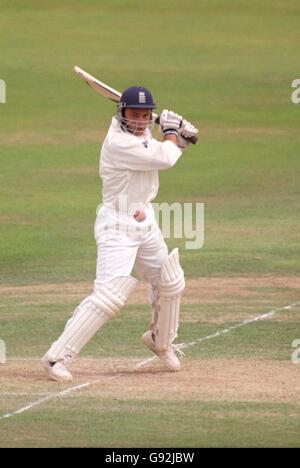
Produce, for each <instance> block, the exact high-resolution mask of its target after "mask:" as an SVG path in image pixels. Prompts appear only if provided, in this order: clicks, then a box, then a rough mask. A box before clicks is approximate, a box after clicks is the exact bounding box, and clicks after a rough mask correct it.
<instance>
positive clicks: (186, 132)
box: [178, 119, 199, 140]
mask: <svg viewBox="0 0 300 468" xmlns="http://www.w3.org/2000/svg"><path fill="white" fill-rule="evenodd" d="M198 133H199V130H198V128H196V127H194V125H193V124H191V122H189V121H188V120H185V119H183V120H182V122H181V125H180V128H179V131H178V134H179V135H180V136H182V137H183V138H185V139H187V140H191V139H192V138H197V137H198Z"/></svg>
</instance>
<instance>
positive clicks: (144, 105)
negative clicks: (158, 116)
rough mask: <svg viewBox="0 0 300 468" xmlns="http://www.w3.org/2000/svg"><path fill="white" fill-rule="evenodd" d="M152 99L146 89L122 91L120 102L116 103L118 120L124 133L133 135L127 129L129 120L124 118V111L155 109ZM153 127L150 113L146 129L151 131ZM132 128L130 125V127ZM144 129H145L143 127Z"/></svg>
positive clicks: (137, 88)
mask: <svg viewBox="0 0 300 468" xmlns="http://www.w3.org/2000/svg"><path fill="white" fill-rule="evenodd" d="M155 107H156V106H155V103H154V102H153V97H152V94H151V93H150V91H148V89H146V88H144V87H143V86H130V88H127V89H125V91H123V93H122V95H121V97H120V101H119V103H118V114H117V117H118V120H119V122H120V125H121V128H122V130H124V132H129V133H134V130H133V129H132V128H129V127H130V125H129V123H130V120H129V119H126V118H125V109H130V108H131V109H151V111H152V109H155ZM139 125H140V124H139ZM153 125H154V119H153V114H152V112H151V116H150V120H149V123H148V124H147V127H148V128H149V129H150V130H151V129H152V128H153ZM131 127H132V125H131ZM137 127H138V124H137V123H136V128H137ZM145 128H146V127H145Z"/></svg>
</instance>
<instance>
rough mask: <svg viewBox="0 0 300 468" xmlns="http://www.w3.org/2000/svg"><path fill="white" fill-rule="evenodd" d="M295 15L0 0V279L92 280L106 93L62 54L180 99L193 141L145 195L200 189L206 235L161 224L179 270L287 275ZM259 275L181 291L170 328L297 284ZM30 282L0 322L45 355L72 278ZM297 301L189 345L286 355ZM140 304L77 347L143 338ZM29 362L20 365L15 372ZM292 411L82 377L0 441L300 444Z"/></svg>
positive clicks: (220, 352)
mask: <svg viewBox="0 0 300 468" xmlns="http://www.w3.org/2000/svg"><path fill="white" fill-rule="evenodd" d="M299 16H300V6H299V2H298V1H296V0H289V1H288V2H285V1H284V0H274V1H271V0H265V1H261V0H260V1H258V0H254V1H252V2H248V1H246V0H239V1H238V0H230V1H225V0H210V1H209V0H200V1H198V0H187V1H185V2H180V1H179V0H172V1H171V0H164V1H163V2H161V1H158V0H153V1H152V2H150V3H147V2H140V1H138V0H114V1H113V2H112V1H109V0H101V1H99V0H87V1H84V2H83V1H79V0H72V1H71V0H62V1H58V0H52V1H51V2H50V1H49V0H43V1H38V0H27V1H26V2H24V1H21V0H3V1H2V2H1V15H0V41H1V63H0V79H3V80H5V82H6V87H7V102H6V104H0V282H1V284H11V285H28V284H29V285H31V284H37V283H54V284H55V283H57V284H62V283H65V282H69V283H74V284H76V283H77V282H80V281H85V282H87V283H88V282H90V284H91V286H92V281H93V279H94V275H95V254H96V248H95V243H94V238H93V224H94V220H95V213H96V207H97V205H98V204H99V203H100V201H101V184H100V180H99V176H98V159H99V149H100V145H101V143H102V141H103V138H104V136H105V133H106V131H107V128H108V126H109V123H110V119H111V117H112V115H113V114H114V112H115V106H114V105H113V104H112V103H111V102H109V101H107V100H105V99H104V98H102V97H100V96H97V94H95V93H94V92H93V91H92V90H90V89H89V88H88V87H87V86H85V85H84V84H83V83H82V82H81V81H80V80H79V79H78V78H77V77H76V76H75V75H74V73H73V71H72V69H73V67H74V65H78V66H80V67H82V68H84V69H86V70H87V71H89V72H90V73H92V74H94V75H95V76H97V77H99V79H100V80H103V81H104V82H107V83H108V84H109V85H111V86H113V87H114V88H116V89H119V90H122V89H124V88H126V87H127V86H129V85H132V84H143V85H144V86H146V87H148V88H149V89H150V90H151V91H152V92H153V95H154V98H155V101H156V102H157V105H158V111H159V110H161V109H163V108H170V109H174V110H176V111H177V112H179V113H181V114H183V115H184V116H186V117H187V118H188V119H190V120H191V121H193V122H195V124H196V125H198V126H199V128H200V140H199V143H198V144H197V145H196V146H193V147H190V148H189V149H188V150H187V151H186V153H185V154H184V155H183V157H182V158H181V159H180V161H179V162H178V163H177V165H176V166H175V167H174V168H172V170H169V171H164V172H162V173H161V174H160V182H161V184H160V191H159V194H158V197H157V200H156V201H158V202H169V203H172V202H174V201H179V202H194V203H195V202H203V203H205V243H204V246H203V248H202V249H200V250H195V251H194V250H186V249H185V243H184V242H185V240H180V239H168V240H167V243H168V245H169V247H170V249H171V248H173V247H175V246H178V247H179V248H180V256H181V262H182V265H183V267H184V270H185V274H186V276H187V277H194V278H197V277H199V276H200V277H224V276H225V277H240V276H245V277H247V276H251V277H252V276H259V275H266V276H269V277H276V276H281V277H283V276H284V277H287V278H288V277H291V276H293V277H295V276H297V275H299V273H300V268H299V265H300V262H299V255H300V250H299V232H300V216H299V215H300V189H299V180H298V179H299V170H300V162H299V161H300V160H299V152H300V136H299V122H300V105H298V106H297V105H293V104H292V103H291V98H290V96H291V92H292V88H291V83H292V81H293V80H294V79H296V78H299V76H297V73H298V72H299V70H298V69H297V57H298V56H299ZM155 134H156V135H157V133H155ZM270 287H271V286H270ZM256 293H257V295H256V297H255V300H254V299H253V300H249V299H248V298H244V299H242V298H239V302H238V303H235V304H233V302H232V301H230V300H228V298H226V297H224V301H223V303H217V302H216V303H213V304H205V303H201V301H199V302H200V303H199V304H190V305H187V304H185V305H184V307H183V309H182V325H181V327H180V335H179V341H185V342H190V341H192V340H194V339H197V338H200V337H203V336H206V335H209V334H212V333H215V332H216V331H217V330H220V329H222V328H226V327H228V326H231V325H234V324H236V323H239V322H240V321H241V320H243V319H245V318H248V317H249V316H253V315H257V314H260V313H264V312H266V311H269V310H271V309H272V308H273V307H281V306H283V305H286V304H289V303H291V302H294V301H297V300H299V296H298V294H297V292H296V290H295V288H294V289H293V288H291V289H288V288H286V289H284V288H281V289H280V288H275V287H273V286H272V289H267V288H265V289H262V288H260V289H259V290H257V291H256ZM25 299H26V298H25V297H24V296H22V295H21V296H20V297H19V296H18V294H15V295H13V294H12V295H11V294H9V293H4V294H3V297H2V298H1V306H0V339H5V341H6V343H7V350H8V357H9V358H11V359H14V358H16V357H21V356H23V357H33V358H37V357H39V356H40V355H42V353H43V352H44V351H45V350H46V349H47V346H48V345H49V343H50V342H51V341H52V340H53V339H55V338H56V337H57V334H58V333H60V331H61V330H62V328H63V326H64V323H65V321H66V319H67V317H68V316H69V314H70V313H71V312H72V310H73V308H74V307H75V306H76V304H77V301H76V300H75V298H74V297H72V295H71V296H70V298H69V300H67V301H65V302H63V303H62V302H59V301H58V299H57V297H56V295H55V292H53V291H52V292H51V293H50V298H49V297H48V299H47V301H46V300H45V302H43V300H42V298H41V297H39V298H38V299H37V298H36V297H35V296H34V293H33V292H30V293H28V298H27V299H28V302H26V300H25ZM298 310H299V309H295V310H294V312H293V316H292V318H291V319H290V320H288V317H286V320H283V321H281V322H277V321H276V320H268V321H266V322H260V323H255V324H251V325H249V326H245V327H242V328H240V329H236V330H235V331H234V332H232V333H230V334H225V335H222V336H220V337H219V338H218V339H217V340H211V341H207V342H202V343H199V345H197V346H194V347H191V348H189V349H188V350H187V357H186V359H187V361H188V362H192V363H193V362H194V363H196V362H198V361H200V362H201V361H202V360H211V361H212V362H213V361H214V360H217V359H218V357H219V356H221V357H223V358H224V359H228V360H230V359H253V360H255V359H257V360H263V359H268V360H272V361H273V362H274V363H278V365H279V364H282V363H283V364H284V363H286V364H287V365H288V363H289V361H290V354H291V342H292V340H293V339H295V338H299V336H297V330H298V323H299V311H298ZM231 313H233V315H234V314H235V316H233V317H232V316H231V315H230V314H231ZM190 316H192V317H193V320H190V318H189V317H190ZM148 318H149V317H148V309H147V308H146V306H145V305H141V306H133V305H131V306H127V307H126V309H125V310H124V311H123V312H122V314H121V315H120V316H119V317H117V318H116V320H115V321H114V322H111V323H109V324H108V325H107V327H105V329H103V332H101V333H100V334H99V335H97V337H95V339H94V340H92V341H91V343H90V344H89V345H88V346H87V347H86V349H85V350H84V352H83V356H89V357H98V358H108V357H109V356H111V357H114V358H118V357H127V358H134V357H146V356H147V357H148V356H149V353H148V352H147V351H145V350H144V349H143V348H142V346H141V344H140V341H139V337H140V334H141V332H142V331H143V330H144V329H145V326H146V324H147V322H148ZM0 371H1V369H0ZM27 380H28V381H30V377H28V379H26V377H24V376H23V374H22V375H21V379H20V381H19V382H18V385H19V386H18V385H17V387H16V388H14V390H15V391H19V392H21V390H22V388H23V387H22V386H23V385H24V384H25V383H26V382H27ZM1 382H2V381H1ZM30 382H31V381H30ZM45 382H46V381H42V380H41V382H40V384H41V389H40V391H43V386H44V385H46V383H45ZM4 383H5V385H6V384H7V385H9V384H10V383H9V382H6V381H5V382H4ZM27 383H28V382H27ZM288 384H289V383H288V382H287V385H288ZM11 385H15V383H13V384H11ZM51 391H53V388H51ZM0 400H1V401H0V403H1V411H2V410H3V412H5V411H8V410H9V409H11V410H15V409H17V408H18V407H20V406H22V405H24V404H27V403H28V398H27V397H21V396H20V397H19V399H18V398H15V399H14V398H13V397H10V398H9V397H4V398H3V399H0ZM0 416H1V415H0ZM298 421H299V404H298V403H296V402H291V401H289V402H287V403H282V402H281V403H279V402H273V403H261V402H256V403H254V402H249V401H243V402H239V401H232V402H228V401H221V402H204V401H201V399H198V400H195V401H182V404H180V405H178V403H177V402H176V401H173V400H170V401H166V400H163V399H162V400H156V401H150V400H147V399H146V398H145V399H143V400H138V399H136V400H134V399H131V396H130V394H129V395H128V396H127V398H125V399H124V400H122V399H118V397H117V396H116V397H115V398H112V399H110V398H101V397H99V396H95V395H91V396H90V397H88V396H86V395H84V394H80V395H78V398H77V397H74V398H69V399H65V400H62V401H53V402H51V403H49V404H46V405H45V406H44V407H39V408H36V409H35V410H34V411H32V412H28V413H25V414H23V415H18V416H16V417H13V418H11V419H10V420H7V421H3V420H1V421H0V433H1V437H0V445H2V446H61V445H66V446H78V445H81V446H94V445H96V446H106V447H108V446H111V447H113V446H124V447H129V446H137V447H141V446H149V447H150V446H152V447H154V446H157V447H163V446H178V447H179V446H188V447H202V446H299V440H300V437H299V433H300V428H299V422H298ZM74 428H76V431H75V433H74Z"/></svg>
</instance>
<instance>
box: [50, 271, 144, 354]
mask: <svg viewBox="0 0 300 468" xmlns="http://www.w3.org/2000/svg"><path fill="white" fill-rule="evenodd" d="M137 282H138V281H137V280H136V279H135V278H132V277H131V276H122V277H117V278H114V279H112V280H109V281H107V282H105V283H101V284H98V286H97V288H95V291H94V294H92V295H91V296H88V297H87V298H86V299H84V300H83V301H82V302H81V304H80V305H79V306H78V307H77V309H76V310H75V312H74V314H73V316H72V317H71V318H70V320H68V322H67V324H66V327H65V330H64V331H63V333H62V335H61V336H60V337H59V339H58V340H57V341H55V342H54V343H53V344H52V346H51V347H50V349H49V351H48V352H47V359H48V360H49V361H50V362H56V361H58V360H59V359H63V358H64V357H65V356H70V357H74V356H76V355H77V354H78V353H79V352H80V351H81V350H82V348H83V347H84V346H85V345H86V344H87V342H88V341H89V340H90V339H91V338H92V337H93V336H94V334H95V333H96V332H97V331H98V330H99V328H101V327H102V326H103V325H104V324H105V323H106V322H107V321H108V320H109V319H111V318H113V317H114V316H115V314H116V313H117V312H118V311H119V310H120V309H121V308H122V307H123V305H124V304H125V302H126V300H127V298H128V296H129V294H130V293H131V292H132V291H133V289H134V288H135V286H136V284H137Z"/></svg>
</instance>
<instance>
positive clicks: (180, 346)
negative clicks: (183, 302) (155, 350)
mask: <svg viewBox="0 0 300 468" xmlns="http://www.w3.org/2000/svg"><path fill="white" fill-rule="evenodd" d="M298 305H300V302H294V303H293V304H290V305H288V306H284V307H281V308H280V309H274V310H271V311H270V312H267V313H266V314H262V315H258V316H257V317H254V318H252V319H246V320H243V321H242V322H240V323H238V324H236V325H232V327H228V328H224V329H223V330H218V331H216V332H215V333H212V334H211V335H207V336H203V337H202V338H198V339H196V340H194V341H191V342H190V343H180V344H178V345H175V347H177V349H179V350H182V349H186V348H190V347H191V346H195V345H196V344H198V343H202V342H203V341H207V340H211V339H213V338H217V337H218V336H221V335H224V334H225V333H228V332H230V331H232V330H235V329H236V328H240V327H243V326H244V325H248V324H249V323H253V322H257V321H258V320H264V319H266V318H269V317H273V316H274V315H275V314H277V313H278V312H282V311H283V310H289V309H292V308H293V307H296V306H298ZM155 359H157V356H153V357H151V358H149V359H147V360H146V361H143V362H140V363H139V364H137V365H136V368H137V369H139V368H141V367H144V366H145V365H147V364H149V363H150V362H152V361H154V360H155Z"/></svg>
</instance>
